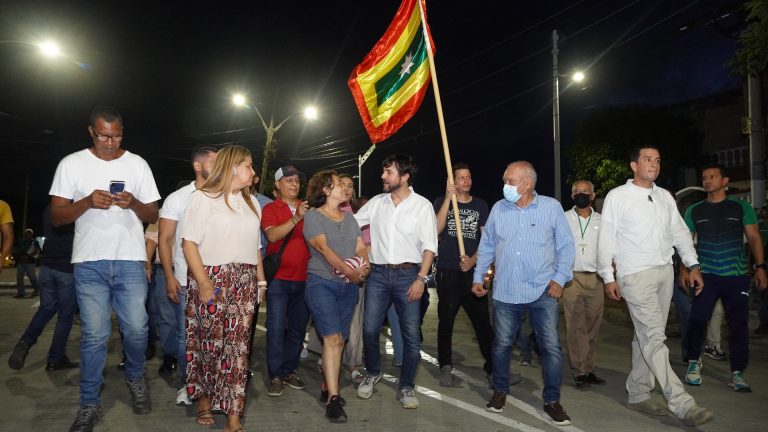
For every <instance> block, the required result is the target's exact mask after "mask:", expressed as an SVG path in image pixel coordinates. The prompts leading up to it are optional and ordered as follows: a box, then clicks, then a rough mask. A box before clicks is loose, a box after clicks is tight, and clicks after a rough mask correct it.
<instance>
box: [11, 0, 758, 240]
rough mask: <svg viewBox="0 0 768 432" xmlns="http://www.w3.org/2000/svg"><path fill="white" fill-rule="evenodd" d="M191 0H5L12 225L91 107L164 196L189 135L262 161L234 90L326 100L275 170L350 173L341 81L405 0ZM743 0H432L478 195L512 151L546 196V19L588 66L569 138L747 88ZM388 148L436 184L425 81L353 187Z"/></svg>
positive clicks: (287, 106)
mask: <svg viewBox="0 0 768 432" xmlns="http://www.w3.org/2000/svg"><path fill="white" fill-rule="evenodd" d="M202 3H203V4H202V5H200V6H191V4H192V2H185V3H176V2H152V3H148V2H111V1H101V2H93V1H88V2H85V1H32V0H27V1H6V0H0V11H2V13H0V161H2V163H1V165H2V170H0V171H1V172H0V181H1V182H2V183H1V184H2V187H1V188H0V199H4V200H6V201H8V202H9V203H10V204H11V206H12V209H13V211H14V216H15V218H16V219H17V224H16V227H17V230H18V229H20V228H21V221H22V213H23V207H24V206H23V202H24V189H25V187H24V185H25V183H26V179H27V176H28V178H29V185H30V189H29V192H30V193H29V197H30V203H29V206H28V211H29V216H28V218H29V224H30V225H32V226H33V227H39V225H40V224H39V221H38V219H39V217H38V215H39V212H40V210H42V207H43V206H44V205H45V203H46V202H47V201H48V199H49V198H48V195H47V193H48V189H49V187H50V183H51V180H52V178H53V173H54V170H55V167H56V164H57V163H58V161H59V160H60V159H61V158H62V157H63V156H65V155H66V154H69V153H71V152H73V151H77V150H80V149H82V148H85V147H88V146H90V138H89V137H88V134H87V129H86V127H87V123H88V114H89V112H90V110H91V108H93V107H94V106H96V105H112V106H115V107H116V108H118V109H119V110H120V111H121V112H122V114H123V119H124V127H125V131H124V135H125V139H124V141H123V146H124V147H125V148H127V149H128V150H130V151H132V152H134V153H137V154H139V155H141V156H142V157H144V158H145V159H146V160H147V162H148V163H149V164H150V166H151V167H152V169H153V171H154V174H155V179H156V181H157V184H158V188H159V189H160V192H161V195H162V196H163V197H165V196H167V195H168V194H169V193H170V192H172V191H173V189H174V188H175V185H176V184H177V183H178V182H179V181H180V180H183V179H191V178H192V175H191V170H190V168H189V163H188V157H189V151H190V149H191V148H192V147H193V146H194V145H196V144H200V143H213V144H223V143H239V144H242V145H245V146H247V147H249V148H250V149H251V150H252V152H253V154H254V159H255V163H256V164H257V165H258V166H259V167H260V165H261V157H262V154H263V144H264V139H265V138H264V136H265V134H264V130H263V128H262V126H261V123H260V121H259V120H258V117H257V116H256V114H255V112H253V111H248V110H242V109H241V110H238V109H237V108H235V107H234V106H233V105H232V103H231V101H230V97H231V95H232V94H233V93H234V92H243V93H245V94H247V95H248V98H249V101H250V102H251V103H257V104H258V108H259V110H260V111H261V112H262V114H264V115H265V116H267V117H268V116H269V115H270V113H273V114H274V118H275V121H276V122H279V121H281V120H282V119H284V118H285V117H287V116H288V115H290V114H291V113H293V112H296V111H299V110H300V109H301V108H302V107H303V106H304V105H306V104H310V103H311V104H314V105H316V106H317V108H318V110H319V111H320V119H319V120H318V121H315V122H312V123H307V122H305V121H304V120H303V119H301V118H300V117H299V116H296V117H294V118H291V119H290V120H289V121H288V122H287V123H286V124H285V126H284V127H283V128H282V129H281V130H280V131H279V132H278V134H277V135H276V139H277V140H278V152H277V161H275V162H273V163H272V164H271V167H272V168H273V169H274V168H276V167H277V166H280V165H283V164H287V163H292V164H294V165H296V166H297V167H298V168H300V169H301V170H303V171H305V172H306V173H308V174H311V173H312V172H314V171H316V170H318V169H321V168H329V167H330V168H337V169H339V170H340V171H347V172H351V173H353V174H357V156H358V155H359V154H362V153H363V152H365V151H366V150H367V149H368V147H369V146H370V141H369V139H368V137H367V134H366V133H365V130H364V128H363V126H362V122H361V121H360V118H359V115H358V113H357V111H356V108H355V105H354V102H353V100H352V96H351V94H350V92H349V90H348V88H347V84H346V82H347V78H348V76H349V74H350V72H351V70H352V68H353V67H354V66H355V65H356V64H357V63H359V62H360V61H361V60H362V58H363V57H364V56H365V54H366V53H367V52H368V51H369V50H370V49H371V47H372V46H373V44H374V43H375V42H376V41H377V40H378V38H379V37H380V36H381V35H382V33H383V32H384V31H385V29H386V28H387V26H388V25H389V22H390V20H391V19H392V17H393V16H394V13H395V11H396V10H397V7H398V6H399V1H396V0H376V1H350V0H337V1H331V2H316V1H297V2H264V1H258V2H254V1H249V2H228V1H219V2H215V3H213V2H202ZM469 5H471V7H470V6H469ZM741 5H742V2H738V1H736V2H734V1H716V0H699V1H684V0H680V1H661V0H659V1H653V0H643V1H640V0H636V1H604V0H594V1H579V0H573V1H546V0H542V1H537V2H517V1H514V2H513V1H485V2H467V1H451V0H441V1H428V2H427V8H428V20H429V24H430V27H431V30H432V36H433V38H434V40H435V45H436V49H437V54H436V67H437V73H438V80H439V84H440V90H441V96H442V100H443V109H444V112H445V118H446V122H447V125H448V138H449V143H450V147H451V152H452V159H453V161H454V162H459V161H464V162H467V163H469V164H470V166H471V167H472V168H473V177H474V191H473V192H474V193H475V194H476V195H478V196H481V197H483V198H485V199H486V200H488V201H489V203H493V202H495V201H496V200H497V199H499V198H500V197H501V193H500V192H501V181H500V177H501V174H502V172H503V170H504V167H505V165H506V164H507V163H508V162H511V161H513V160H519V159H526V160H529V161H531V162H532V163H533V164H534V166H536V168H537V171H538V173H539V185H538V187H537V190H538V191H539V192H540V193H542V194H545V195H551V194H552V193H553V180H552V177H553V173H552V170H553V162H552V112H551V97H552V90H551V73H552V56H551V33H552V30H553V29H557V30H558V32H559V33H560V71H561V73H568V72H570V71H573V70H575V69H585V70H586V72H587V75H588V81H587V83H586V84H585V85H584V86H579V87H578V88H577V87H568V86H567V85H566V84H567V81H565V80H561V90H562V94H561V116H562V143H563V148H564V149H565V148H566V147H567V146H568V145H569V143H570V142H572V139H573V134H574V131H575V130H576V128H577V126H578V123H579V121H580V120H581V119H583V118H584V116H585V115H588V114H589V113H590V112H591V111H592V110H594V109H596V108H600V107H604V106H608V105H621V104H632V103H644V104H653V105H659V104H674V103H678V102H682V101H685V100H690V99H694V98H697V97H701V96H704V95H708V94H712V93H717V92H719V91H723V90H727V89H733V88H738V87H740V86H741V79H740V78H739V77H737V76H735V75H733V74H732V73H731V71H730V70H729V69H728V68H727V67H726V66H724V63H725V62H726V61H727V60H728V59H729V58H730V57H731V56H732V54H733V52H734V50H735V48H736V36H737V34H738V32H739V31H740V30H741V29H742V28H743V12H742V11H741V9H740V8H741ZM43 38H52V39H56V40H57V41H59V43H60V44H61V45H62V48H63V49H64V51H65V54H66V58H65V59H60V60H58V61H51V60H49V59H44V58H42V57H40V56H39V55H38V53H37V52H36V49H35V48H34V46H31V45H28V44H26V43H25V42H34V41H36V40H40V39H43ZM581 87H585V88H581ZM394 152H408V153H411V154H412V155H414V156H415V157H416V159H417V161H418V162H419V164H420V168H421V172H420V174H419V175H418V176H417V178H416V185H415V189H416V190H417V191H418V192H420V193H421V194H423V195H425V196H426V197H427V198H429V199H430V200H431V199H434V198H435V197H436V196H438V195H442V192H443V190H444V185H445V178H446V173H445V165H444V162H443V159H442V157H443V156H442V150H441V144H440V136H439V133H438V130H437V114H436V110H435V106H434V96H433V93H432V90H431V88H430V90H429V91H428V93H427V96H426V98H425V102H424V104H423V105H422V107H421V109H420V110H419V112H418V114H417V115H416V116H415V117H414V118H413V119H412V120H411V121H410V122H409V123H408V124H407V125H406V126H405V127H404V128H403V129H401V130H400V131H399V132H398V133H397V134H395V135H394V136H392V137H391V138H389V139H388V140H386V141H384V142H383V143H381V144H380V145H379V146H378V148H377V150H376V151H375V152H374V153H373V155H372V156H371V158H370V159H369V160H368V162H366V164H365V165H364V166H363V194H365V195H369V196H370V195H374V194H376V193H379V192H380V190H381V183H380V181H379V180H378V177H379V175H380V162H381V159H382V158H383V157H384V156H386V155H388V154H390V153H394ZM563 154H565V153H563ZM563 167H564V171H563V173H562V177H563V179H565V178H566V177H567V175H568V172H567V164H566V163H565V161H564V162H563ZM662 175H663V173H662ZM564 190H567V188H565V187H564ZM566 195H567V193H566ZM566 201H567V202H566V203H565V204H566V205H570V202H569V200H566Z"/></svg>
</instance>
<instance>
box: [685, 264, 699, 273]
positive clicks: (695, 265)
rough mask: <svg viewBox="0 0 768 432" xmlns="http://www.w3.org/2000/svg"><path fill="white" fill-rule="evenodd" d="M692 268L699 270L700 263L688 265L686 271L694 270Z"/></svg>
mask: <svg viewBox="0 0 768 432" xmlns="http://www.w3.org/2000/svg"><path fill="white" fill-rule="evenodd" d="M694 270H701V264H694V265H692V266H690V267H688V271H689V272H690V271H694Z"/></svg>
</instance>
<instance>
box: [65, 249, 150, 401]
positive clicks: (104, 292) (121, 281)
mask: <svg viewBox="0 0 768 432" xmlns="http://www.w3.org/2000/svg"><path fill="white" fill-rule="evenodd" d="M74 276H75V291H76V292H77V302H78V304H79V305H80V321H81V322H82V329H81V338H80V405H81V406H82V405H92V404H100V403H101V401H100V400H99V388H100V386H101V383H102V382H103V381H104V375H103V372H104V364H105V362H106V358H107V342H109V336H110V334H111V331H112V322H111V320H110V310H109V308H110V306H111V307H112V310H114V311H115V315H117V321H118V323H119V325H120V330H121V331H122V333H123V337H124V339H123V350H124V351H125V358H126V362H125V376H126V377H127V378H128V379H131V380H133V379H136V378H140V377H141V376H143V375H144V350H145V349H146V348H147V332H148V328H149V326H148V323H147V322H148V318H147V309H146V301H147V274H146V273H145V271H144V262H142V261H121V260H115V261H111V260H101V261H87V262H82V263H77V264H75V272H74Z"/></svg>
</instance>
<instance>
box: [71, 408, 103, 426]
mask: <svg viewBox="0 0 768 432" xmlns="http://www.w3.org/2000/svg"><path fill="white" fill-rule="evenodd" d="M102 414H103V412H102V409H101V405H83V406H81V407H80V409H79V410H77V415H76V416H75V422H74V423H72V426H70V427H69V432H91V431H92V430H93V425H95V424H96V422H98V421H99V420H100V419H101V416H102Z"/></svg>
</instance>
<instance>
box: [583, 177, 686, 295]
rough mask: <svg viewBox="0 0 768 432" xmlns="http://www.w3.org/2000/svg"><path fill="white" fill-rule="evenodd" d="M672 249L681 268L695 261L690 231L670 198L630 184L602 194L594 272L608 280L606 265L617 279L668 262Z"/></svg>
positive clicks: (661, 191)
mask: <svg viewBox="0 0 768 432" xmlns="http://www.w3.org/2000/svg"><path fill="white" fill-rule="evenodd" d="M673 246H674V247H676V248H677V251H678V252H679V253H680V257H681V258H682V260H683V264H685V265H686V266H688V267H690V266H692V265H693V264H697V263H698V256H697V255H696V249H694V247H693V239H692V238H691V232H690V231H689V230H688V227H687V226H686V225H685V222H684V221H683V218H682V216H680V213H679V212H678V211H677V204H676V203H675V199H674V198H672V195H671V194H670V193H669V192H667V191H666V190H665V189H663V188H660V187H658V186H656V184H655V183H654V184H653V185H652V187H651V188H650V189H646V188H642V187H639V186H637V185H635V184H634V183H632V180H631V179H630V180H627V183H626V184H624V185H622V186H619V187H617V188H615V189H613V190H612V191H610V192H608V196H606V197H605V203H604V204H603V214H602V220H601V221H600V230H599V234H598V241H597V273H598V274H599V275H600V277H602V278H603V281H604V282H605V283H608V282H613V281H614V280H615V279H614V277H613V269H612V267H611V263H612V262H614V261H615V263H616V273H617V274H618V275H619V276H626V275H631V274H634V273H637V272H640V271H643V270H646V269H649V268H651V267H656V266H661V265H666V264H671V263H672V254H673V250H672V247H673Z"/></svg>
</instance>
